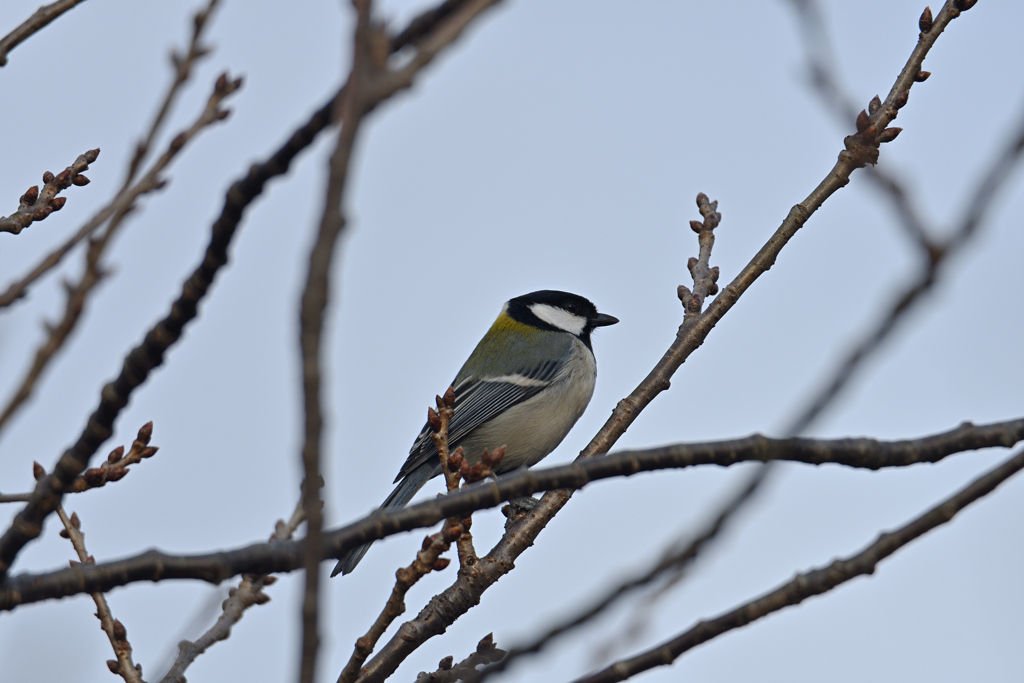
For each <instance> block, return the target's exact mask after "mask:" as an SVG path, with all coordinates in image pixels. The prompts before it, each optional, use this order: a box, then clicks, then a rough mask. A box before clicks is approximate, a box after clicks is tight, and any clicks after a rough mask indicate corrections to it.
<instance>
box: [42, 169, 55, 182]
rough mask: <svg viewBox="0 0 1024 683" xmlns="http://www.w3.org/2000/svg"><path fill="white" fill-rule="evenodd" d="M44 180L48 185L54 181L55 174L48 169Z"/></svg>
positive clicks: (44, 174)
mask: <svg viewBox="0 0 1024 683" xmlns="http://www.w3.org/2000/svg"><path fill="white" fill-rule="evenodd" d="M43 182H44V183H46V184H47V185H49V184H50V183H52V182H53V174H52V173H50V172H49V171H46V172H45V173H43Z"/></svg>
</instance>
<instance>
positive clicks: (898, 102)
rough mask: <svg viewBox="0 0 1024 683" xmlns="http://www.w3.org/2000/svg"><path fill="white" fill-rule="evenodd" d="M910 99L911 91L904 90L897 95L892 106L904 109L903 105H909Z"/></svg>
mask: <svg viewBox="0 0 1024 683" xmlns="http://www.w3.org/2000/svg"><path fill="white" fill-rule="evenodd" d="M908 99H910V91H909V90H904V91H903V92H901V93H900V94H899V95H897V96H896V99H895V100H893V103H892V106H894V107H896V108H897V109H902V108H903V107H905V106H907V100H908Z"/></svg>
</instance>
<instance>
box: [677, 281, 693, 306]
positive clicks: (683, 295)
mask: <svg viewBox="0 0 1024 683" xmlns="http://www.w3.org/2000/svg"><path fill="white" fill-rule="evenodd" d="M676 296H678V297H679V300H680V301H682V302H683V303H684V304H685V303H686V302H687V301H689V300H690V297H691V296H693V292H691V291H690V288H689V287H687V286H686V285H679V286H678V287H676Z"/></svg>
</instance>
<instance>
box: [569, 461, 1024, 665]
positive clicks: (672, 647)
mask: <svg viewBox="0 0 1024 683" xmlns="http://www.w3.org/2000/svg"><path fill="white" fill-rule="evenodd" d="M1021 469H1024V451H1020V452H1018V453H1016V454H1015V455H1014V456H1013V457H1011V458H1010V459H1009V460H1007V461H1005V462H1004V463H1002V464H1001V465H999V466H998V467H996V468H995V469H992V470H990V471H989V472H988V473H986V474H984V475H983V476H981V477H979V478H977V479H975V480H974V481H973V482H971V483H970V484H969V485H968V486H967V487H965V488H963V489H961V490H960V491H959V492H958V493H956V494H955V495H953V496H951V497H949V498H947V499H946V500H944V501H942V502H941V503H939V504H938V505H936V506H935V507H933V508H931V509H930V510H928V511H927V512H925V513H924V514H922V515H921V516H919V517H917V518H916V519H914V520H913V521H912V522H910V523H909V524H906V525H905V526H903V527H901V528H899V529H897V530H896V531H892V532H889V533H883V534H881V535H880V536H879V537H878V540H877V541H875V542H874V543H872V544H871V545H869V546H868V547H867V548H865V549H864V550H862V551H861V552H859V553H857V554H856V555H853V556H851V557H849V558H847V559H843V560H835V561H834V562H832V564H830V565H828V566H825V567H822V568H820V569H815V570H812V571H809V572H806V573H804V574H798V575H797V576H796V577H795V578H794V579H793V580H792V581H789V582H787V583H785V584H783V585H782V586H780V587H778V588H777V589H775V590H774V591H772V592H770V593H768V594H766V595H764V596H762V597H760V598H757V599H756V600H752V601H750V602H748V603H746V604H744V605H742V606H740V607H737V608H736V609H734V610H731V611H729V612H727V613H725V614H723V615H721V616H719V617H716V618H714V619H711V620H709V621H701V622H699V623H698V624H697V625H696V626H694V627H693V628H691V629H690V630H689V631H686V632H685V633H682V634H680V635H679V636H676V637H675V638H673V639H671V640H669V641H666V642H664V643H662V644H661V645H658V646H657V647H655V648H652V649H650V650H647V651H646V652H643V653H641V654H639V655H637V656H635V657H631V658H629V659H626V660H623V661H619V662H616V663H614V664H612V665H611V666H609V667H607V668H605V669H602V670H601V671H599V672H597V673H595V674H591V675H589V676H585V677H583V678H581V679H579V680H578V681H577V683H612V682H613V681H624V680H626V679H627V678H631V677H632V676H635V675H636V674H638V673H640V672H642V671H647V670H649V669H652V668H654V667H656V666H666V665H668V664H671V663H672V662H673V661H675V660H676V659H677V658H678V657H679V656H680V655H682V654H683V653H684V652H686V651H687V650H690V649H693V648H694V647H696V646H697V645H700V644H701V643H706V642H707V641H709V640H711V639H713V638H716V637H718V636H719V635H721V634H723V633H725V632H727V631H731V630H733V629H736V628H740V627H742V626H746V625H747V624H749V623H750V622H752V621H756V620H757V619H760V618H762V617H765V616H767V615H769V614H772V613H774V612H778V611H779V610H781V609H783V608H785V607H790V606H792V605H798V604H800V603H801V602H803V601H804V600H806V599H807V598H810V597H812V596H815V595H821V594H822V593H827V592H828V591H830V590H832V589H833V588H835V587H836V586H839V585H840V584H843V583H845V582H847V581H849V580H851V579H854V578H856V577H858V576H864V575H870V574H873V573H874V572H875V569H876V567H877V566H878V563H879V562H881V561H882V560H884V559H885V558H887V557H889V556H890V555H892V554H893V553H895V552H896V551H897V550H899V549H900V548H902V547H903V546H905V545H907V544H908V543H910V542H911V541H913V540H915V539H917V538H918V537H920V536H923V535H924V534H925V533H927V532H929V531H931V530H932V529H934V528H935V527H938V526H941V525H943V524H945V523H947V522H949V521H951V520H952V519H953V517H955V516H956V514H957V513H958V512H960V511H961V510H963V509H964V508H965V507H967V506H968V505H970V504H971V503H973V502H975V501H977V500H979V499H981V498H983V497H985V496H986V495H988V494H989V493H991V492H992V491H994V490H995V488H996V487H997V486H999V485H1000V484H1002V483H1003V482H1004V481H1006V480H1007V479H1009V478H1010V477H1011V476H1013V475H1014V474H1016V473H1017V472H1019V471H1020V470H1021Z"/></svg>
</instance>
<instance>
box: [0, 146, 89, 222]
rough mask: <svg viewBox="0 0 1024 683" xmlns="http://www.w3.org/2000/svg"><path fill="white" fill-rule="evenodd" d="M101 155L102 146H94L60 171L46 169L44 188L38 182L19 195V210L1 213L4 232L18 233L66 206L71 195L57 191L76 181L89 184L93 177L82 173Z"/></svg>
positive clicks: (76, 182)
mask: <svg viewBox="0 0 1024 683" xmlns="http://www.w3.org/2000/svg"><path fill="white" fill-rule="evenodd" d="M99 155H100V150H99V149H91V150H89V151H88V152H86V153H84V154H79V155H78V158H77V159H75V161H74V163H72V164H71V165H70V166H68V167H67V168H66V169H64V170H63V171H61V172H60V173H58V174H57V175H54V174H52V173H50V172H49V171H47V172H46V173H44V174H43V189H42V190H40V189H39V186H38V185H33V186H32V187H30V188H28V190H26V191H25V194H23V195H21V197H20V198H19V199H18V210H17V211H15V212H14V213H12V214H11V215H10V216H0V232H9V233H12V234H14V235H17V234H18V233H20V232H21V231H22V230H24V229H25V228H27V227H28V226H30V225H32V223H34V222H36V221H41V220H45V219H46V217H47V216H49V215H50V214H51V213H53V212H54V211H60V210H61V209H63V208H64V204H65V203H66V202H67V198H66V197H58V196H57V195H58V194H60V193H61V192H62V191H64V190H66V189H68V188H69V187H71V186H72V185H78V186H82V185H88V184H89V179H88V178H87V177H85V176H84V175H82V173H84V172H85V171H87V170H89V164H91V163H93V162H94V161H96V158H97V157H98V156H99Z"/></svg>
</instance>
